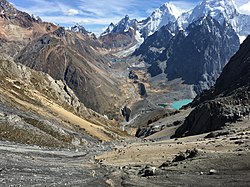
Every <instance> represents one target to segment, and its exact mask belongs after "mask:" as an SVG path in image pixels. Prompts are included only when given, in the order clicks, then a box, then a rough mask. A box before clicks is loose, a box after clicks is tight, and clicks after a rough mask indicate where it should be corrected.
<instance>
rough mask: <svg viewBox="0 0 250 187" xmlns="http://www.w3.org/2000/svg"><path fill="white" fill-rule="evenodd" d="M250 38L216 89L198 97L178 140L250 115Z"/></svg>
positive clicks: (225, 69)
mask: <svg viewBox="0 0 250 187" xmlns="http://www.w3.org/2000/svg"><path fill="white" fill-rule="evenodd" d="M249 70H250V36H248V38H247V39H246V40H245V41H244V43H243V44H242V45H241V47H240V50H239V51H238V52H237V53H236V54H235V55H234V56H233V57H232V58H231V60H230V61H229V63H228V64H227V65H226V67H225V68H224V69H223V72H222V73H221V75H220V77H219V78H218V79H217V81H216V84H215V86H214V87H213V88H211V89H210V90H208V91H204V92H203V93H202V94H201V95H199V96H198V97H196V98H195V100H194V101H193V103H192V104H191V106H193V107H196V108H195V109H194V110H193V111H192V112H191V114H190V115H189V116H188V117H187V118H186V120H185V122H184V124H183V125H182V126H181V127H180V128H179V129H177V131H176V132H175V135H174V137H181V136H189V135H196V134H201V133H206V132H210V131H214V130H218V129H220V128H222V127H223V126H225V125H226V124H227V123H232V122H236V121H237V120H239V119H241V118H244V117H249V114H250V71H249Z"/></svg>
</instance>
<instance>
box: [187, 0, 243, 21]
mask: <svg viewBox="0 0 250 187" xmlns="http://www.w3.org/2000/svg"><path fill="white" fill-rule="evenodd" d="M207 15H209V16H211V17H212V18H214V19H215V20H217V21H219V23H221V24H223V23H224V21H225V19H226V21H229V20H232V19H234V18H235V17H236V16H238V15H239V12H238V10H237V7H236V5H235V2H234V1H233V0H204V1H202V2H201V3H200V4H199V5H198V6H196V7H195V8H194V10H193V12H192V14H191V15H190V17H189V20H188V22H189V23H192V22H194V21H196V20H197V19H199V18H201V17H206V16H207Z"/></svg>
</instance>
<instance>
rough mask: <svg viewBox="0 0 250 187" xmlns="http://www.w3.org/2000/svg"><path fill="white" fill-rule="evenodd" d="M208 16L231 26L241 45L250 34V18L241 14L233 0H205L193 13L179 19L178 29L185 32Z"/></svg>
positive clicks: (183, 15)
mask: <svg viewBox="0 0 250 187" xmlns="http://www.w3.org/2000/svg"><path fill="white" fill-rule="evenodd" d="M206 16H210V17H212V18H213V19H215V20H217V21H218V22H219V23H220V24H221V25H223V24H230V25H231V26H232V27H233V29H234V30H235V32H236V33H237V34H238V35H239V37H240V39H241V43H242V42H243V40H244V39H245V38H246V36H247V35H248V34H250V16H249V15H244V14H240V13H239V11H238V8H237V6H236V4H235V2H234V1H233V0H219V1H218V0H203V1H202V2H201V3H200V4H199V5H197V6H196V7H195V8H194V9H193V10H192V11H190V12H188V13H185V14H182V15H181V16H180V17H179V18H178V21H177V25H178V29H179V30H185V29H186V28H187V27H188V25H190V24H191V23H193V22H195V21H196V20H198V19H200V18H204V17H206Z"/></svg>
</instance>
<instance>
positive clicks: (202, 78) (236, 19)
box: [133, 0, 250, 93]
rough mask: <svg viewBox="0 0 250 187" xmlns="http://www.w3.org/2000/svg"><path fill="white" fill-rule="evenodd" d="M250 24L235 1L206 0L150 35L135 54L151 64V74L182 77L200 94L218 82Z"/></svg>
mask: <svg viewBox="0 0 250 187" xmlns="http://www.w3.org/2000/svg"><path fill="white" fill-rule="evenodd" d="M249 24H250V20H249V16H247V15H242V14H240V13H239V12H238V10H237V7H236V5H235V3H234V1H233V0H220V1H215V0H204V1H202V2H201V3H200V4H199V5H197V6H196V7H195V8H194V9H193V10H191V11H188V12H185V13H183V14H182V15H181V16H179V18H178V19H177V21H176V22H174V23H172V22H170V23H169V24H167V25H166V26H163V28H161V29H160V30H159V31H158V32H155V33H154V34H153V35H152V36H150V37H148V38H146V39H145V41H144V43H143V44H142V45H141V46H140V47H139V48H138V49H136V51H135V52H134V53H133V56H135V57H137V58H139V60H143V61H144V62H146V63H148V64H150V67H149V68H148V72H149V73H150V74H151V76H157V75H159V74H161V73H165V74H166V76H167V78H168V79H169V80H173V79H175V78H182V79H183V80H184V82H185V83H187V84H194V85H195V90H196V92H197V93H199V92H200V91H201V90H203V89H208V88H209V87H210V86H212V85H213V84H214V82H215V80H216V78H217V77H218V76H219V74H220V72H221V71H222V69H223V67H224V66H225V64H226V63H227V62H228V60H229V58H230V57H231V56H232V55H233V54H234V53H235V52H236V51H237V50H238V48H239V43H240V42H242V40H243V39H244V38H245V36H247V35H248V34H250V28H248V26H249ZM244 25H245V26H244ZM237 35H238V36H239V37H238V36H237ZM225 47H226V48H225Z"/></svg>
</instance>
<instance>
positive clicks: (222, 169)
mask: <svg viewBox="0 0 250 187" xmlns="http://www.w3.org/2000/svg"><path fill="white" fill-rule="evenodd" d="M207 135H208V134H202V135H198V136H192V137H186V138H181V139H175V140H173V139H171V140H164V141H154V140H139V139H128V140H122V141H117V142H110V143H99V144H96V145H95V146H93V145H91V146H89V147H85V148H79V149H75V150H68V149H45V148H41V147H38V146H26V145H21V144H14V143H10V142H0V150H1V151H0V155H1V160H0V186H3V187H4V186H248V185H249V184H250V139H249V135H250V122H249V119H245V120H244V121H242V122H238V123H237V124H233V125H229V126H227V127H226V128H225V129H223V130H220V131H216V132H214V133H212V134H210V136H211V138H205V136H207ZM193 149H195V150H197V151H198V152H197V154H195V155H194V156H193V157H191V158H184V159H180V160H178V159H176V158H177V156H176V155H179V156H180V155H182V154H181V153H180V152H183V153H185V152H186V150H193ZM173 159H176V160H175V161H173ZM146 166H147V167H146ZM160 166H162V167H160ZM154 167H155V169H156V170H155V173H154V174H153V175H152V176H150V175H147V174H146V173H145V168H154Z"/></svg>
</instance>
